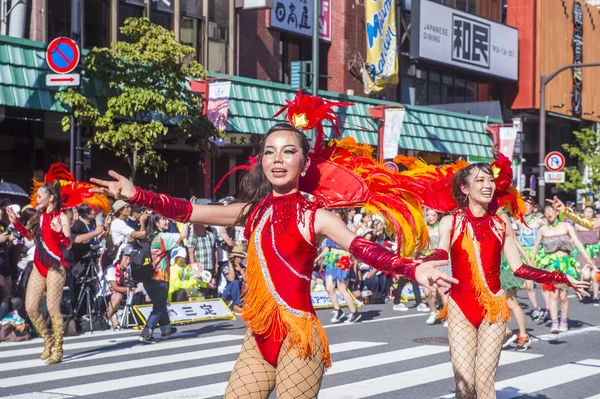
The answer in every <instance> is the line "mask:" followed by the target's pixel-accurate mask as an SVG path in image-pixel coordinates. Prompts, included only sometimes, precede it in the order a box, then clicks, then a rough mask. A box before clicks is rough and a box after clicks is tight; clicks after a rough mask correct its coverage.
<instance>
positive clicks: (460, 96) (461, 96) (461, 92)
mask: <svg viewBox="0 0 600 399" xmlns="http://www.w3.org/2000/svg"><path fill="white" fill-rule="evenodd" d="M466 97H467V87H466V82H465V81H464V79H454V102H455V103H464V102H465V99H466Z"/></svg>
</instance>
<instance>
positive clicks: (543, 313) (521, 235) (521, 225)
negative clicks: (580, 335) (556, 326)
mask: <svg viewBox="0 0 600 399" xmlns="http://www.w3.org/2000/svg"><path fill="white" fill-rule="evenodd" d="M516 223H517V226H518V231H517V240H518V242H519V244H521V246H522V247H523V249H524V250H525V252H526V253H527V255H528V257H529V259H530V260H531V261H532V262H534V263H532V265H534V266H537V265H536V264H535V259H534V258H532V257H531V255H532V253H533V246H534V245H535V239H536V238H537V235H538V233H539V230H540V227H542V226H545V225H546V224H547V222H546V221H545V220H544V219H543V218H541V217H538V215H537V212H536V208H535V205H534V204H533V203H532V201H531V198H528V197H526V198H525V214H524V215H523V221H521V220H516ZM525 287H526V289H527V297H529V300H530V301H531V305H532V306H533V312H532V313H531V317H532V318H533V319H534V320H538V321H544V320H545V319H546V318H547V317H548V315H549V310H548V309H549V306H548V305H549V303H550V302H549V300H550V296H549V295H546V294H544V301H545V304H546V308H545V309H540V307H539V306H538V302H537V297H536V291H535V286H534V283H533V281H530V280H525Z"/></svg>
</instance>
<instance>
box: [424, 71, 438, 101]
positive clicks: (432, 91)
mask: <svg viewBox="0 0 600 399" xmlns="http://www.w3.org/2000/svg"><path fill="white" fill-rule="evenodd" d="M441 82H442V77H441V76H440V74H439V73H437V72H433V71H430V72H429V99H428V100H427V103H428V104H440V103H441V102H442V101H441V88H442V85H441Z"/></svg>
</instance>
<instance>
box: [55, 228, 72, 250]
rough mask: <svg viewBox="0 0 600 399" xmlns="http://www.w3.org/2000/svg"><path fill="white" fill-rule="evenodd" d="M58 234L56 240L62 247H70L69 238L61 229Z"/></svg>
mask: <svg viewBox="0 0 600 399" xmlns="http://www.w3.org/2000/svg"><path fill="white" fill-rule="evenodd" d="M56 234H58V242H59V244H60V245H61V246H62V247H63V248H70V247H71V239H70V238H69V237H67V236H66V235H65V233H63V232H62V231H61V232H60V233H56Z"/></svg>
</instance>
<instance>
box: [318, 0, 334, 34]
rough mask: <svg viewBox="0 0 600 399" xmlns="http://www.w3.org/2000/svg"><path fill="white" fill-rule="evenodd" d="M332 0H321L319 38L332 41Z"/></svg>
mask: <svg viewBox="0 0 600 399" xmlns="http://www.w3.org/2000/svg"><path fill="white" fill-rule="evenodd" d="M331 5H332V4H331V0H321V10H320V12H319V38H321V39H322V40H326V41H328V42H330V41H331Z"/></svg>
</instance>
